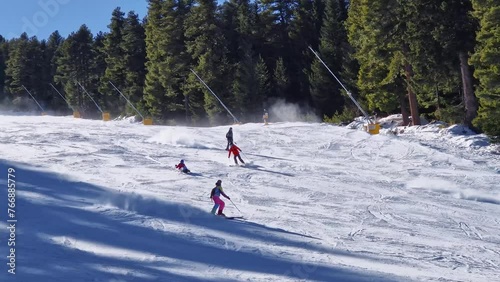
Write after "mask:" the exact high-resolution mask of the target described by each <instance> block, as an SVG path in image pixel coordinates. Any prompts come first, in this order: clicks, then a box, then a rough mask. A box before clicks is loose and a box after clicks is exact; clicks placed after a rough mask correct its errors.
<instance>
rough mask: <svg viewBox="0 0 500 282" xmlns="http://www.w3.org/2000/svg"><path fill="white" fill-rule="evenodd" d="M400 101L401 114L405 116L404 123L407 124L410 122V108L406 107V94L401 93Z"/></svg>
mask: <svg viewBox="0 0 500 282" xmlns="http://www.w3.org/2000/svg"><path fill="white" fill-rule="evenodd" d="M399 102H400V103H401V115H402V116H403V125H404V126H407V125H408V124H410V119H409V118H408V109H407V108H406V105H407V104H406V95H404V94H403V95H399Z"/></svg>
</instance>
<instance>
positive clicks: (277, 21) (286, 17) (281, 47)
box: [259, 0, 302, 101]
mask: <svg viewBox="0 0 500 282" xmlns="http://www.w3.org/2000/svg"><path fill="white" fill-rule="evenodd" d="M297 2H298V1H297V0H262V1H260V2H259V3H260V9H261V13H260V21H261V22H262V23H261V25H262V33H263V35H262V39H261V40H263V41H264V42H265V43H264V44H263V45H264V46H262V49H263V50H262V52H260V54H261V55H262V56H263V58H264V60H265V61H266V62H267V63H268V64H269V65H273V64H276V62H277V61H279V60H280V58H281V61H282V63H283V67H284V66H286V68H283V70H285V71H286V72H285V73H283V74H281V75H282V76H283V77H282V79H284V80H286V87H287V88H286V89H282V88H280V87H281V86H283V85H281V86H277V85H275V87H274V89H275V93H273V96H277V97H280V98H284V99H289V100H294V101H296V100H297V98H298V96H299V93H298V92H299V91H300V88H299V86H297V85H295V83H297V78H296V77H295V75H297V73H298V71H302V69H297V68H295V66H293V61H294V60H296V58H295V55H296V52H295V51H294V46H293V44H292V40H291V38H290V36H289V33H290V31H291V25H292V23H293V19H294V11H295V10H296V8H297ZM290 47H292V48H290ZM297 52H300V50H299V51H297ZM290 66H292V68H290ZM282 82H283V81H282ZM292 85H293V86H294V87H291V86H292Z"/></svg>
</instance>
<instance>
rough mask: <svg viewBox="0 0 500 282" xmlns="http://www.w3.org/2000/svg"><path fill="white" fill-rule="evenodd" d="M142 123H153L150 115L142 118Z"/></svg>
mask: <svg viewBox="0 0 500 282" xmlns="http://www.w3.org/2000/svg"><path fill="white" fill-rule="evenodd" d="M142 123H143V124H144V125H153V119H152V118H150V117H147V118H144V119H143V120H142Z"/></svg>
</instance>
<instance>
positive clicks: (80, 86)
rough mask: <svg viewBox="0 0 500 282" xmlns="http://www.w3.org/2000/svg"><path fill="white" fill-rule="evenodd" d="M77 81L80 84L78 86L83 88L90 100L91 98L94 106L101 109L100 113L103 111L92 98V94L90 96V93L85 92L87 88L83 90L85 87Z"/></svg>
mask: <svg viewBox="0 0 500 282" xmlns="http://www.w3.org/2000/svg"><path fill="white" fill-rule="evenodd" d="M76 83H78V85H80V87H81V88H82V89H83V91H84V92H85V94H87V96H89V98H90V100H92V102H94V104H95V105H96V107H97V108H98V109H99V111H101V113H104V112H103V111H102V110H101V107H99V105H97V103H96V101H95V100H94V99H93V98H92V96H90V94H89V93H88V92H87V90H85V87H83V86H82V85H81V84H80V82H78V81H77V82H76Z"/></svg>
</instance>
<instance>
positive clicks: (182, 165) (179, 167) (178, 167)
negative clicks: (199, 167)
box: [175, 163, 186, 169]
mask: <svg viewBox="0 0 500 282" xmlns="http://www.w3.org/2000/svg"><path fill="white" fill-rule="evenodd" d="M175 167H176V168H177V169H181V168H184V167H186V165H185V164H183V163H180V164H177V165H175Z"/></svg>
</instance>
